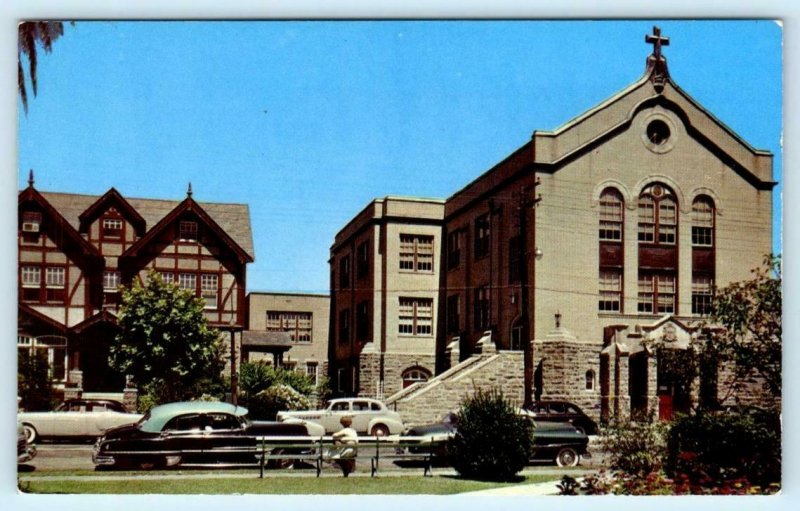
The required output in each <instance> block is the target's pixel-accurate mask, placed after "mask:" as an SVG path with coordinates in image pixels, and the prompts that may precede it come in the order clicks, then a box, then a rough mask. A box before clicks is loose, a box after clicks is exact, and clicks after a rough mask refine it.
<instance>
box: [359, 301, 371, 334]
mask: <svg viewBox="0 0 800 511" xmlns="http://www.w3.org/2000/svg"><path fill="white" fill-rule="evenodd" d="M369 330H370V328H369V302H368V301H366V300H365V301H363V302H361V303H359V304H358V306H357V307H356V338H357V339H358V340H359V341H364V342H366V341H369V340H370V338H369Z"/></svg>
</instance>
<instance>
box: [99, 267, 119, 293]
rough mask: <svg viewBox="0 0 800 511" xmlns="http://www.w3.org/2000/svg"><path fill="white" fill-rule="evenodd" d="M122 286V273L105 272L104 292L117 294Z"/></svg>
mask: <svg viewBox="0 0 800 511" xmlns="http://www.w3.org/2000/svg"><path fill="white" fill-rule="evenodd" d="M119 285H120V273H119V272H118V271H104V272H103V291H105V292H106V293H116V292H117V288H118V287H119Z"/></svg>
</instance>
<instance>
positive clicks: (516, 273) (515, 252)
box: [508, 235, 524, 284]
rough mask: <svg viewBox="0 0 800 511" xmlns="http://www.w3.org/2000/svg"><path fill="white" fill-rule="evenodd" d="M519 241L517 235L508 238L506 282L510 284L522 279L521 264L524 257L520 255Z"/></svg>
mask: <svg viewBox="0 0 800 511" xmlns="http://www.w3.org/2000/svg"><path fill="white" fill-rule="evenodd" d="M520 243H521V238H520V237H519V235H517V236H514V237H512V238H511V239H509V240H508V282H509V283H510V284H514V283H516V282H519V281H520V280H521V279H522V272H521V265H522V264H523V263H522V261H523V260H524V259H522V258H521V257H520V255H521V254H520V248H521V247H520Z"/></svg>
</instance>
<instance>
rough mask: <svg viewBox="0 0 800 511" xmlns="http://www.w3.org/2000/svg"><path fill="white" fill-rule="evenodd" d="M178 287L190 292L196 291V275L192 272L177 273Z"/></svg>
mask: <svg viewBox="0 0 800 511" xmlns="http://www.w3.org/2000/svg"><path fill="white" fill-rule="evenodd" d="M178 287H179V288H181V289H186V290H188V291H191V292H192V293H195V292H197V275H195V274H194V273H181V274H179V275H178Z"/></svg>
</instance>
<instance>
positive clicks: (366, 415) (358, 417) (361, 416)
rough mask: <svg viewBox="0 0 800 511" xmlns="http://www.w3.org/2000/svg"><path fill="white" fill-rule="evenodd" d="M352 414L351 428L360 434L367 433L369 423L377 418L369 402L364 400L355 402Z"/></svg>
mask: <svg viewBox="0 0 800 511" xmlns="http://www.w3.org/2000/svg"><path fill="white" fill-rule="evenodd" d="M351 412H352V414H351V416H352V418H353V425H352V426H350V427H351V428H353V429H355V430H356V431H358V432H359V433H363V432H365V431H367V428H368V427H369V421H370V420H371V419H372V417H374V416H375V412H373V411H372V410H370V407H369V401H366V400H363V399H355V400H353V403H352V408H351Z"/></svg>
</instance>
